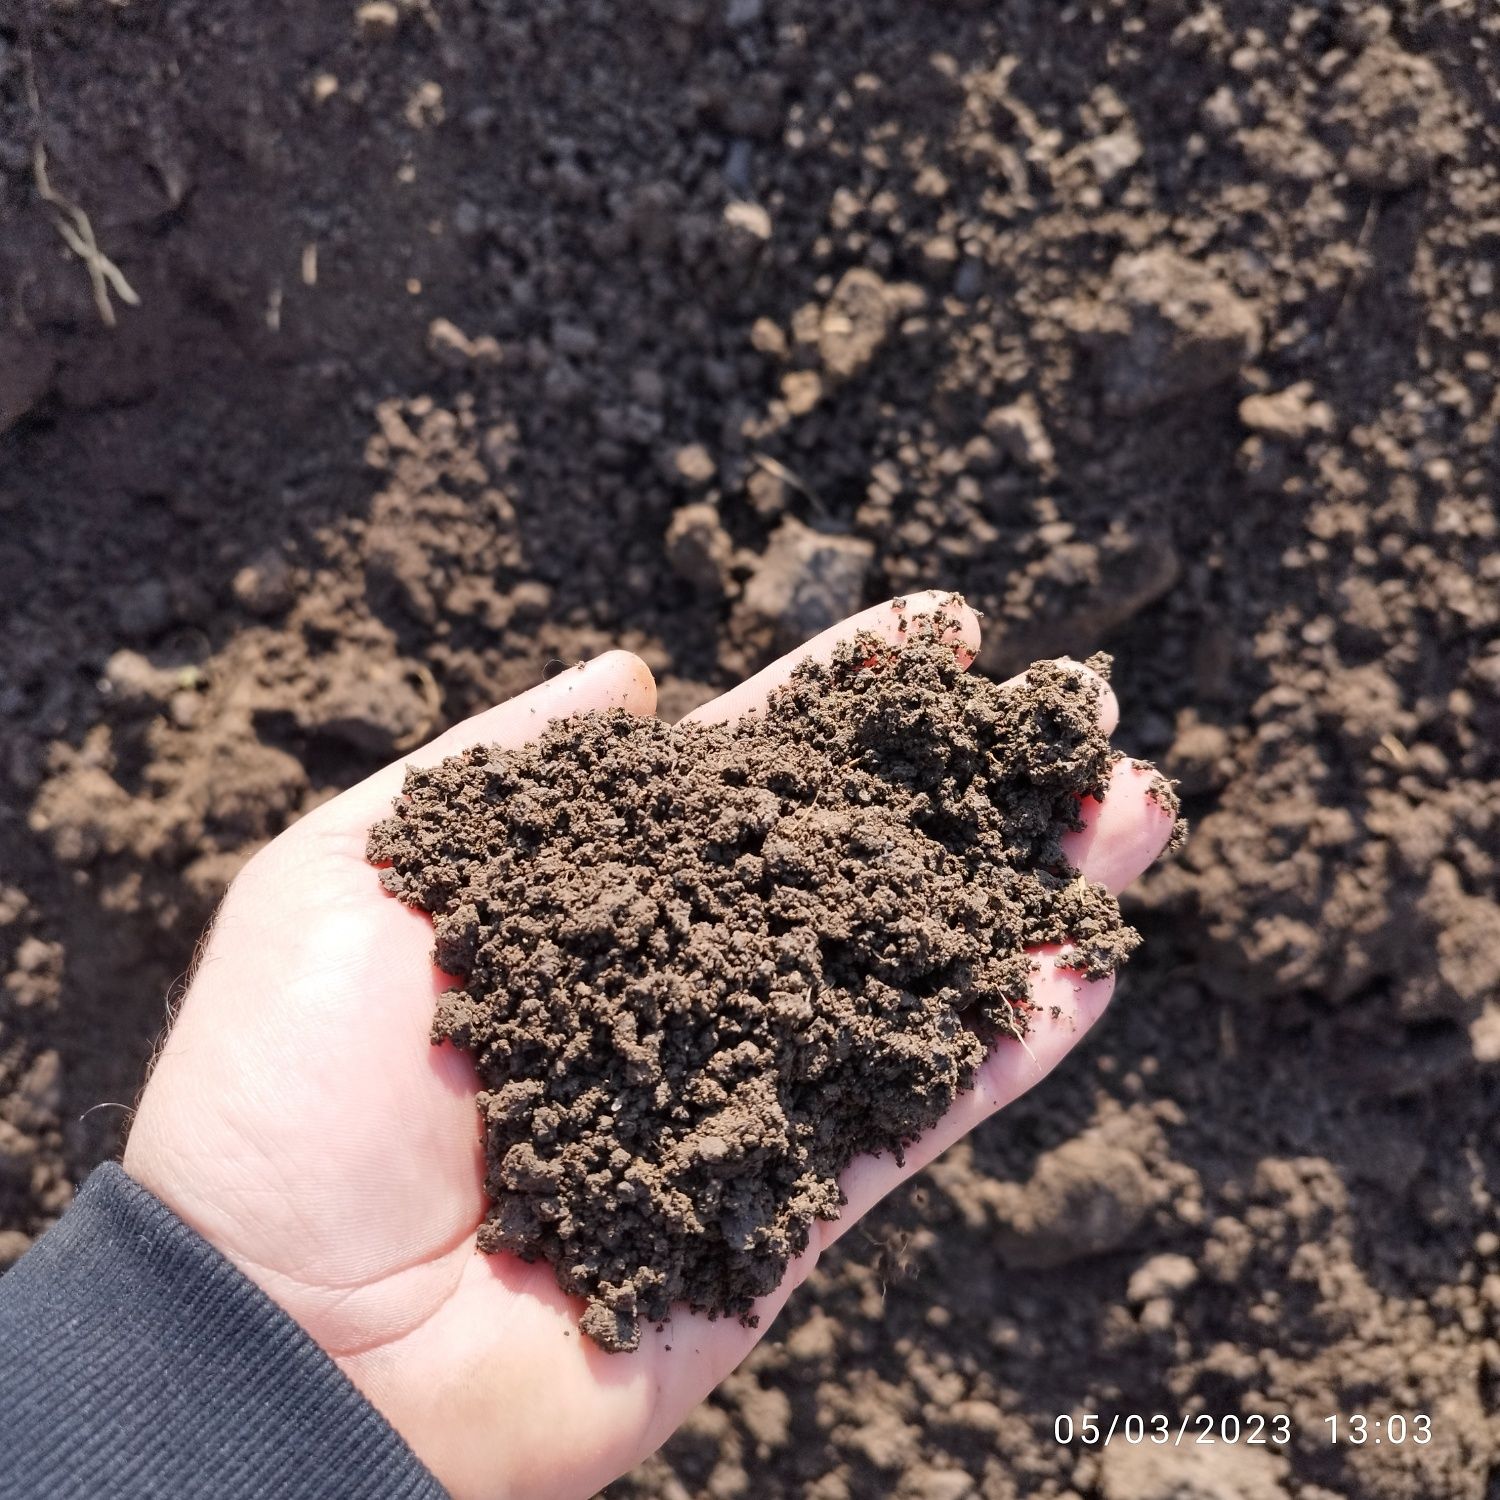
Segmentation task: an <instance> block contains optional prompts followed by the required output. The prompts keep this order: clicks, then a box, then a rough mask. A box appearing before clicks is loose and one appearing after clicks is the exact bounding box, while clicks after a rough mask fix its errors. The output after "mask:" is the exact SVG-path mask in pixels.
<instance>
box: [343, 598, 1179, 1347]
mask: <svg viewBox="0 0 1500 1500" xmlns="http://www.w3.org/2000/svg"><path fill="white" fill-rule="evenodd" d="M912 635H913V642H912V643H911V644H909V645H908V646H907V647H906V648H905V649H902V650H898V651H892V650H891V649H890V648H889V647H886V646H885V645H884V644H883V643H882V642H881V641H880V640H879V639H878V638H876V637H874V636H862V637H860V638H859V639H857V640H856V641H855V642H853V643H851V644H849V645H846V646H845V647H844V648H842V650H841V651H840V652H839V653H838V655H837V657H836V659H835V661H834V663H833V664H832V665H831V666H827V667H825V666H820V665H817V664H815V663H813V662H812V661H810V660H809V661H807V662H804V663H803V665H801V666H800V667H799V668H798V669H797V670H796V672H795V673H794V674H793V677H792V680H791V682H790V683H789V684H788V685H787V686H786V687H784V688H782V689H781V690H779V691H778V692H777V693H775V694H774V695H773V696H772V698H771V701H770V703H769V706H768V707H767V709H766V710H765V711H764V712H763V713H762V714H757V715H752V716H750V717H748V718H746V719H742V720H740V721H739V722H737V723H735V724H732V725H714V726H707V727H705V726H702V725H692V724H689V725H679V726H677V727H676V728H672V727H669V726H668V725H666V724H665V723H663V722H662V721H661V720H659V719H646V718H639V717H634V716H632V715H629V714H625V713H622V712H613V713H601V714H591V715H587V716H584V717H581V718H574V719H569V720H564V721H561V722H559V723H557V724H555V725H553V726H552V727H551V728H550V729H549V730H548V731H547V732H546V733H545V734H544V735H543V736H542V737H541V739H540V740H538V741H537V742H536V743H534V744H533V745H531V746H528V747H527V748H525V749H523V750H519V751H504V750H501V749H499V748H496V747H478V748H476V749H473V750H471V751H469V752H467V753H465V754H463V755H460V756H456V757H454V758H452V759H450V760H448V761H445V762H444V763H443V764H442V765H440V766H437V767H435V768H431V769H420V770H413V771H411V772H409V773H408V776H407V780H406V787H405V792H404V795H403V797H402V798H401V800H400V801H399V802H398V803H397V805H396V809H395V813H394V816H392V817H391V818H389V819H387V820H385V821H384V822H382V823H380V824H378V825H377V826H376V827H375V828H374V829H373V830H372V832H371V836H370V841H369V855H370V858H371V859H372V860H373V861H375V862H377V863H379V864H382V865H385V866H386V867H387V868H386V869H385V871H384V873H383V874H382V876H381V880H382V883H383V884H384V885H385V886H386V888H387V889H388V890H390V891H391V892H393V893H394V894H395V895H397V896H399V897H400V898H401V899H402V900H404V901H406V902H408V903H410V904H412V905H414V906H418V907H421V908H422V909H424V910H426V911H428V912H430V913H431V914H432V916H433V918H434V933H435V937H436V948H435V954H434V957H435V962H436V964H437V966H438V968H440V969H441V970H443V971H444V972H446V973H450V974H454V975H456V976H458V977H459V979H460V981H461V984H462V987H461V988H459V989H455V990H451V991H449V992H448V993H447V994H446V995H444V996H443V997H442V999H441V1001H440V1003H439V1007H438V1013H437V1018H436V1020H435V1022H434V1027H433V1037H434V1040H438V1041H443V1040H447V1041H451V1042H453V1043H454V1044H455V1045H456V1046H458V1047H460V1048H462V1049H463V1050H464V1051H466V1052H468V1053H469V1054H470V1055H471V1056H472V1057H473V1059H474V1062H475V1066H476V1067H477V1069H478V1072H479V1077H480V1082H481V1084H482V1089H483V1091H482V1092H481V1093H480V1095H479V1100H478V1103H479V1108H480V1111H481V1113H482V1116H483V1119H484V1129H485V1138H486V1149H487V1156H488V1171H487V1175H486V1184H485V1186H486V1192H487V1194H488V1196H489V1198H490V1202H491V1207H490V1211H489V1213H488V1215H487V1217H486V1219H485V1222H484V1225H483V1227H482V1228H481V1231H480V1241H479V1242H480V1246H481V1248H482V1249H485V1250H488V1251H506V1252H509V1253H511V1254H514V1255H519V1256H521V1257H522V1258H523V1259H526V1260H537V1259H545V1260H547V1261H549V1262H550V1263H551V1265H552V1268H553V1271H554V1273H555V1275H556V1277H557V1280H558V1284H559V1285H560V1286H561V1287H562V1288H563V1289H564V1290H566V1291H568V1292H570V1293H573V1294H574V1295H577V1296H580V1297H584V1298H586V1299H587V1300H588V1309H587V1312H586V1313H585V1315H584V1318H583V1322H582V1327H583V1331H584V1332H585V1333H587V1334H588V1335H589V1336H590V1337H591V1338H592V1339H593V1340H594V1341H595V1342H596V1343H598V1344H600V1345H601V1346H602V1347H604V1348H606V1349H610V1350H623V1349H630V1348H633V1347H635V1346H636V1344H637V1343H638V1342H639V1340H640V1336H641V1327H642V1324H643V1323H645V1322H654V1321H658V1320H660V1319H663V1318H665V1317H667V1316H668V1315H669V1313H670V1311H671V1309H672V1306H673V1304H674V1303H687V1304H688V1305H689V1306H690V1307H691V1308H693V1309H694V1310H699V1311H706V1312H708V1313H709V1314H710V1315H720V1314H728V1315H732V1316H739V1317H742V1318H744V1319H746V1320H747V1321H750V1322H753V1321H754V1318H753V1307H754V1301H755V1299H756V1298H757V1297H759V1296H762V1295H764V1294H765V1293H767V1292H769V1291H771V1290H772V1289H773V1288H774V1287H775V1286H776V1285H777V1284H778V1283H779V1282H780V1280H781V1278H782V1275H783V1274H784V1272H785V1270H786V1266H787V1263H788V1261H789V1260H790V1259H791V1258H792V1257H793V1256H795V1255H796V1254H798V1253H799V1252H800V1251H801V1250H803V1249H804V1248H805V1247H806V1246H807V1244H808V1240H809V1236H810V1233H811V1231H812V1228H813V1225H814V1222H815V1221H816V1220H818V1219H833V1218H836V1217H837V1216H838V1212H839V1209H840V1207H841V1204H842V1197H841V1194H840V1190H839V1186H838V1175H839V1173H840V1172H842V1171H843V1169H844V1168H845V1167H846V1166H847V1165H848V1164H849V1162H850V1161H851V1160H852V1159H853V1158H854V1157H855V1156H857V1155H860V1154H862V1153H865V1152H871V1151H874V1152H893V1153H896V1154H898V1155H899V1153H900V1152H901V1150H902V1148H903V1147H904V1146H905V1145H907V1144H909V1143H910V1142H911V1141H912V1140H914V1139H915V1138H916V1137H917V1136H919V1135H920V1134H921V1133H922V1132H923V1131H924V1130H927V1129H929V1128H930V1127H931V1126H932V1125H933V1124H935V1123H936V1121H937V1120H938V1119H939V1118H940V1117H941V1116H942V1114H943V1113H944V1112H945V1111H946V1110H947V1109H948V1107H949V1106H950V1105H951V1104H952V1103H953V1100H954V1099H955V1097H956V1096H957V1095H958V1094H959V1093H960V1092H961V1091H963V1090H965V1089H967V1088H969V1087H970V1086H971V1084H972V1083H973V1079H974V1074H975V1071H976V1069H977V1068H978V1067H979V1065H980V1063H981V1062H983V1060H984V1058H985V1056H986V1055H987V1050H988V1047H989V1045H990V1044H991V1043H992V1042H994V1041H995V1040H996V1039H997V1038H1001V1037H1019V1036H1022V1035H1023V1034H1024V1032H1025V1030H1026V1027H1027V1024H1028V1014H1029V1001H1028V998H1027V997H1028V992H1029V984H1030V976H1031V972H1032V968H1033V961H1032V959H1031V958H1030V957H1029V955H1028V953H1027V949H1028V948H1029V947H1031V946H1033V945H1036V944H1040V943H1047V942H1056V941H1061V940H1064V939H1067V940H1071V941H1073V942H1074V943H1075V944H1076V945H1077V946H1076V954H1075V959H1074V962H1075V963H1076V965H1077V966H1078V967H1079V969H1080V970H1081V971H1082V972H1084V973H1087V974H1091V975H1101V974H1104V973H1107V972H1109V971H1111V970H1112V969H1114V968H1115V967H1116V966H1117V965H1118V964H1119V963H1120V962H1121V961H1122V960H1123V959H1124V957H1125V956H1126V955H1127V954H1128V953H1129V951H1130V950H1131V948H1132V947H1133V946H1134V943H1135V941H1136V938H1135V934H1134V933H1132V932H1131V931H1130V929H1128V928H1127V927H1126V926H1125V925H1124V924H1123V922H1122V921H1121V918H1120V912H1119V907H1118V905H1117V904H1116V902H1115V901H1114V899H1113V897H1111V896H1110V895H1109V894H1108V892H1106V891H1105V890H1104V889H1103V888H1102V887H1098V886H1091V885H1090V884H1089V883H1088V882H1087V881H1085V880H1083V879H1082V878H1081V877H1079V876H1077V874H1076V872H1075V871H1074V870H1073V869H1072V868H1071V867H1070V866H1069V864H1068V861H1067V858H1066V856H1065V855H1064V853H1063V849H1062V844H1061V839H1062V836H1063V834H1064V833H1066V832H1067V831H1068V830H1069V829H1070V828H1073V827H1076V826H1077V820H1078V798H1079V797H1080V796H1081V795H1084V794H1090V793H1097V792H1099V791H1100V790H1102V787H1103V785H1104V782H1105V780H1106V778H1107V777H1108V775H1109V770H1110V767H1111V764H1112V753H1111V751H1110V748H1109V743H1108V740H1107V738H1106V736H1105V735H1104V733H1103V732H1102V730H1101V729H1100V727H1099V721H1098V690H1097V686H1096V685H1095V683H1094V679H1092V678H1082V677H1080V676H1078V675H1077V674H1074V673H1071V672H1067V671H1064V670H1061V669H1059V668H1058V667H1056V666H1055V665H1052V664H1043V665H1040V666H1037V667H1035V668H1034V669H1033V670H1032V673H1031V676H1030V679H1029V681H1028V682H1027V683H1025V684H1023V685H1019V686H1007V687H1001V686H997V685H995V684H994V683H991V682H989V681H987V680H985V679H983V678H981V677H978V676H977V675H968V674H965V673H963V672H961V671H960V668H959V664H958V661H957V659H956V654H955V651H954V648H953V646H952V645H951V644H948V643H945V642H943V641H941V640H940V639H939V638H937V636H936V635H935V633H934V632H933V630H932V628H931V626H930V624H928V623H927V622H922V623H920V624H919V625H917V626H916V627H915V628H914V629H913V631H912ZM1075 1155H1076V1150H1071V1148H1064V1149H1063V1151H1061V1152H1059V1153H1055V1154H1054V1158H1053V1159H1052V1165H1051V1166H1050V1167H1048V1168H1045V1169H1044V1171H1043V1172H1042V1173H1041V1174H1039V1179H1038V1184H1037V1185H1035V1187H1034V1190H1029V1191H1028V1194H1027V1202H1028V1203H1030V1204H1031V1205H1032V1208H1033V1210H1034V1211H1033V1215H1032V1217H1033V1219H1034V1220H1036V1227H1035V1228H1034V1229H1033V1231H1032V1233H1031V1236H1030V1238H1031V1243H1032V1245H1033V1250H1034V1252H1040V1251H1041V1250H1042V1248H1043V1247H1046V1248H1045V1253H1044V1254H1040V1259H1038V1258H1037V1255H1036V1254H1035V1253H1034V1255H1033V1258H1032V1260H1031V1261H1030V1262H1029V1263H1052V1264H1055V1263H1057V1260H1058V1258H1059V1256H1060V1254H1062V1251H1061V1250H1060V1249H1059V1246H1060V1245H1061V1244H1063V1243H1064V1242H1068V1241H1071V1240H1072V1239H1076V1240H1077V1241H1078V1243H1080V1244H1081V1245H1082V1246H1083V1251H1084V1253H1087V1252H1088V1251H1089V1250H1100V1249H1106V1248H1111V1247H1112V1246H1114V1245H1115V1244H1117V1243H1119V1242H1120V1241H1121V1240H1122V1239H1123V1238H1124V1237H1125V1236H1126V1235H1127V1234H1128V1233H1129V1232H1130V1231H1131V1230H1132V1229H1133V1228H1134V1227H1135V1225H1136V1223H1137V1222H1138V1221H1139V1219H1140V1217H1141V1215H1142V1214H1143V1213H1144V1211H1145V1205H1146V1204H1147V1203H1149V1202H1150V1200H1151V1193H1150V1183H1149V1181H1147V1180H1145V1175H1144V1168H1143V1167H1142V1166H1141V1164H1140V1162H1139V1161H1138V1160H1137V1159H1136V1158H1135V1157H1134V1156H1133V1155H1131V1154H1130V1153H1128V1152H1122V1151H1119V1150H1111V1149H1110V1148H1108V1147H1098V1148H1096V1149H1095V1148H1091V1149H1090V1151H1089V1154H1088V1157H1087V1160H1086V1161H1083V1162H1079V1161H1075ZM1072 1253H1077V1252H1076V1251H1074V1252H1072Z"/></svg>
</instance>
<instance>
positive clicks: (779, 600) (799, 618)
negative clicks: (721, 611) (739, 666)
mask: <svg viewBox="0 0 1500 1500" xmlns="http://www.w3.org/2000/svg"><path fill="white" fill-rule="evenodd" d="M874 555H875V548H874V546H873V544H872V543H870V542H868V541H866V540H865V539H864V538H863V537H855V536H836V535H828V534H825V533H823V532H818V531H814V530H813V529H812V528H811V527H809V526H805V525H803V523H802V522H801V521H798V520H796V519H795V518H794V517H791V516H788V517H787V518H786V519H785V520H784V521H782V523H781V525H780V526H778V527H777V528H776V530H775V532H773V533H772V536H771V541H770V544H769V545H768V546H767V548H766V551H765V553H764V555H763V556H762V557H761V559H760V561H759V563H758V564H757V566H756V569H755V572H754V573H752V574H751V576H750V580H749V582H748V583H746V585H745V591H744V594H743V595H742V596H741V598H740V601H739V603H738V604H737V605H736V606H735V610H734V613H733V615H732V617H731V619H730V636H731V639H732V641H733V643H734V646H735V647H736V648H737V650H738V651H739V653H740V655H741V658H742V663H743V665H744V667H745V668H746V669H751V668H754V667H758V666H760V665H762V664H763V663H764V662H766V661H769V660H770V659H771V657H773V656H776V655H778V654H779V653H781V652H784V651H789V650H793V649H795V648H796V647H797V646H798V645H799V644H801V643H802V642H803V641H806V640H809V639H811V638H812V637H813V636H815V635H817V634H818V633H819V632H820V631H823V630H827V629H828V627H829V626H830V625H835V624H837V623H838V622H839V621H840V620H842V619H843V618H845V616H847V615H849V614H852V613H853V612H854V610H855V609H857V608H858V607H859V604H860V602H861V601H862V599H863V597H864V587H865V575H866V573H867V572H868V571H869V568H870V563H871V560H872V559H873V557H874Z"/></svg>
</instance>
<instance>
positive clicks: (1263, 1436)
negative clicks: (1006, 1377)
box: [1052, 1411, 1432, 1448]
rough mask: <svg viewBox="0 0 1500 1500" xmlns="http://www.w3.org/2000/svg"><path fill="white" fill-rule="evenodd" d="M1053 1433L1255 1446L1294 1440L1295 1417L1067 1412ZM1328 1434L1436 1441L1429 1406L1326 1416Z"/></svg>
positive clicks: (1086, 1442)
mask: <svg viewBox="0 0 1500 1500" xmlns="http://www.w3.org/2000/svg"><path fill="white" fill-rule="evenodd" d="M1052 1436H1053V1438H1054V1439H1055V1440H1056V1441H1057V1442H1058V1443H1060V1444H1064V1445H1067V1444H1071V1443H1078V1444H1080V1445H1081V1446H1083V1447H1086V1448H1103V1447H1106V1446H1108V1444H1110V1443H1112V1442H1123V1443H1129V1444H1131V1445H1132V1446H1136V1445H1141V1444H1144V1445H1148V1446H1151V1447H1177V1448H1181V1447H1188V1446H1190V1445H1198V1446H1206V1445H1209V1444H1214V1443H1231V1444H1232V1443H1242V1444H1245V1445H1247V1446H1252V1447H1276V1448H1280V1447H1285V1446H1287V1445H1288V1444H1290V1443H1291V1441H1292V1419H1291V1417H1290V1416H1288V1415H1287V1414H1286V1413H1285V1412H1276V1413H1262V1412H1252V1413H1251V1414H1249V1415H1248V1416H1237V1415H1233V1414H1226V1415H1224V1416H1214V1415H1212V1414H1211V1413H1209V1412H1192V1413H1184V1414H1182V1415H1180V1416H1169V1415H1168V1414H1167V1413H1166V1412H1147V1413H1139V1412H1131V1413H1129V1414H1123V1413H1118V1412H1117V1413H1115V1414H1113V1415H1106V1414H1104V1413H1102V1412H1091V1411H1086V1412H1079V1413H1076V1414H1069V1413H1062V1414H1060V1415H1059V1416H1057V1417H1056V1418H1054V1419H1053V1423H1052ZM1323 1437H1324V1438H1325V1439H1326V1441H1327V1442H1328V1443H1330V1444H1331V1445H1333V1446H1335V1447H1336V1446H1338V1445H1340V1444H1347V1445H1349V1446H1351V1447H1360V1446H1362V1445H1364V1444H1366V1443H1369V1444H1385V1443H1389V1444H1391V1445H1392V1446H1400V1445H1402V1444H1406V1443H1410V1444H1413V1445H1414V1446H1418V1447H1420V1446H1422V1445H1423V1444H1426V1443H1430V1442H1431V1441H1432V1418H1431V1417H1430V1416H1429V1415H1428V1414H1427V1413H1426V1412H1410V1413H1406V1412H1389V1413H1387V1414H1386V1415H1384V1416H1370V1415H1368V1414H1366V1413H1363V1412H1354V1413H1350V1414H1348V1415H1337V1414H1336V1415H1333V1416H1328V1417H1324V1418H1323Z"/></svg>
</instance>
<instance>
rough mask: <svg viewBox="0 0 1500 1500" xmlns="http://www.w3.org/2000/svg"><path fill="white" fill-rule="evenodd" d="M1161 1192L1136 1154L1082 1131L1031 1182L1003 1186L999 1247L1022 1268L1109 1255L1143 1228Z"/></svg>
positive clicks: (1049, 1156)
mask: <svg viewBox="0 0 1500 1500" xmlns="http://www.w3.org/2000/svg"><path fill="white" fill-rule="evenodd" d="M1157 1197H1158V1187H1157V1185H1156V1184H1155V1183H1153V1182H1152V1180H1151V1175H1150V1173H1149V1172H1148V1171H1147V1170H1146V1166H1145V1164H1144V1163H1143V1162H1142V1160H1141V1158H1140V1156H1139V1155H1138V1154H1137V1153H1136V1152H1134V1151H1133V1150H1131V1149H1130V1148H1129V1147H1127V1146H1124V1145H1114V1144H1111V1143H1110V1142H1108V1141H1104V1140H1100V1139H1091V1138H1090V1137H1088V1136H1078V1137H1076V1138H1075V1139H1073V1140H1071V1141H1067V1142H1065V1143H1064V1144H1063V1145H1061V1146H1059V1147H1057V1148H1056V1149H1055V1150H1053V1151H1049V1152H1047V1153H1046V1154H1045V1155H1044V1156H1043V1157H1042V1158H1041V1159H1040V1160H1039V1161H1038V1162H1037V1165H1036V1171H1035V1172H1034V1173H1033V1174H1032V1177H1031V1180H1030V1181H1029V1182H1027V1183H1025V1184H1014V1183H1005V1184H1001V1191H1000V1192H999V1193H998V1194H997V1195H996V1196H995V1198H994V1207H995V1210H996V1214H997V1218H998V1225H999V1232H998V1234H997V1237H996V1248H997V1249H998V1251H999V1253H1000V1255H1001V1256H1002V1257H1003V1258H1004V1260H1005V1262H1006V1264H1007V1265H1010V1266H1014V1267H1017V1268H1018V1269H1035V1268H1037V1267H1049V1268H1050V1267H1055V1266H1064V1265H1068V1264H1071V1263H1072V1262H1074V1261H1078V1260H1086V1259H1088V1258H1089V1257H1090V1256H1094V1255H1104V1254H1107V1253H1108V1252H1110V1251H1112V1250H1118V1249H1119V1248H1120V1247H1121V1246H1122V1245H1124V1244H1125V1243H1126V1242H1127V1241H1128V1240H1129V1238H1130V1236H1131V1235H1132V1234H1134V1233H1135V1231H1136V1230H1137V1229H1139V1228H1140V1226H1141V1224H1142V1222H1143V1221H1144V1220H1145V1218H1146V1215H1147V1214H1148V1213H1149V1212H1150V1210H1151V1208H1152V1206H1153V1205H1154V1203H1155V1202H1156V1200H1157Z"/></svg>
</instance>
